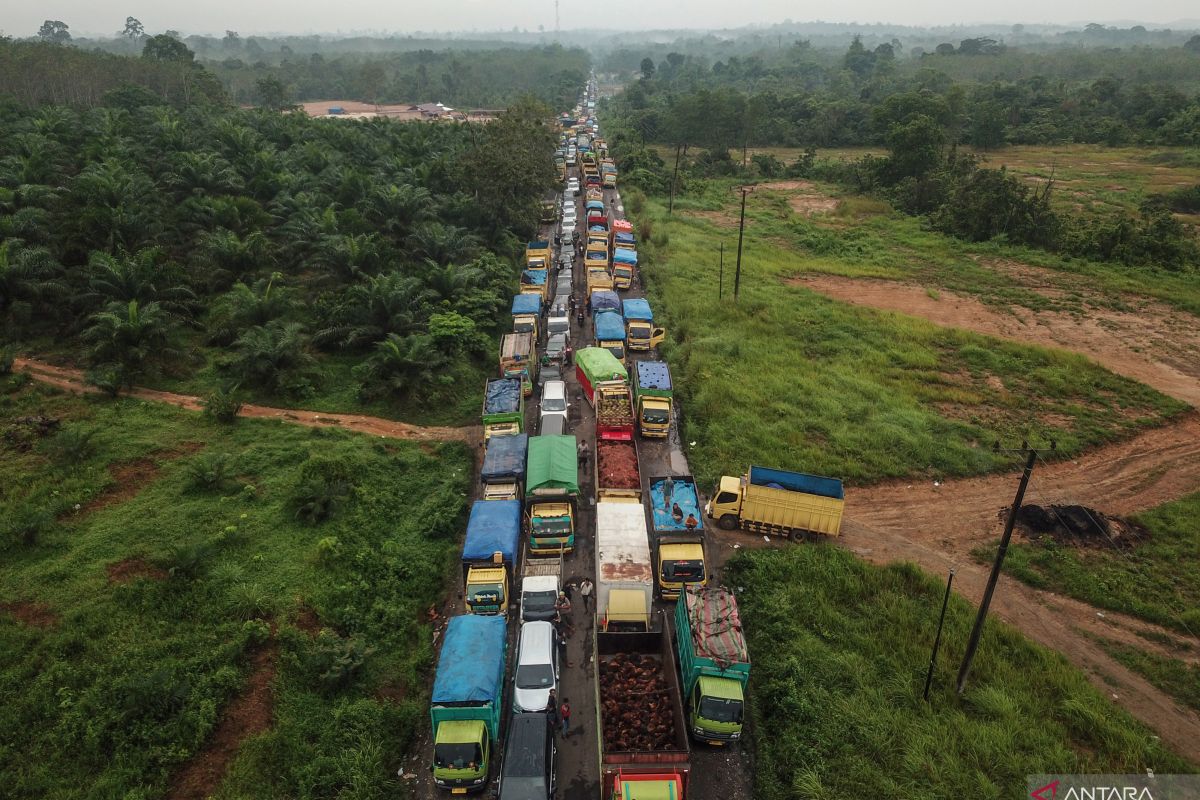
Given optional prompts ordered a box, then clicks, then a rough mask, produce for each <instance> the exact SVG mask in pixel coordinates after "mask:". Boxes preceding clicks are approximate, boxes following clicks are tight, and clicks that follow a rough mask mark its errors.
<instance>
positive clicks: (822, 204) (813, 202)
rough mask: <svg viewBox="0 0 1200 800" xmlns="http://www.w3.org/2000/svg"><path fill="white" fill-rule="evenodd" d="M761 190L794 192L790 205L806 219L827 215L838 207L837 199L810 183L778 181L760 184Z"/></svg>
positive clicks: (789, 198) (790, 198)
mask: <svg viewBox="0 0 1200 800" xmlns="http://www.w3.org/2000/svg"><path fill="white" fill-rule="evenodd" d="M758 188H759V189H768V190H773V191H784V192H792V194H791V195H790V196H789V197H788V205H789V206H791V207H792V211H794V212H796V213H797V214H799V215H801V216H804V217H811V216H812V215H814V214H826V213H828V212H830V211H833V210H834V209H836V208H837V207H838V203H839V202H841V201H839V200H838V199H837V198H836V197H830V196H829V195H827V194H824V193H822V192H821V191H820V190H819V189H817V187H816V186H814V185H813V184H811V183H809V182H808V181H776V182H775V183H760V184H759V185H758Z"/></svg>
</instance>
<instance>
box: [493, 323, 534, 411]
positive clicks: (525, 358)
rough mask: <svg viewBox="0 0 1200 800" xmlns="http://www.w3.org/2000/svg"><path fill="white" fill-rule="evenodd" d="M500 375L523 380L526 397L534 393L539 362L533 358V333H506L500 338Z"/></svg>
mask: <svg viewBox="0 0 1200 800" xmlns="http://www.w3.org/2000/svg"><path fill="white" fill-rule="evenodd" d="M500 377H502V378H516V379H518V380H519V381H521V391H522V392H523V393H524V395H525V396H526V397H528V396H529V395H531V394H533V381H534V379H535V378H537V363H536V362H535V361H534V360H533V334H530V333H506V334H504V337H503V338H502V339H501V340H500Z"/></svg>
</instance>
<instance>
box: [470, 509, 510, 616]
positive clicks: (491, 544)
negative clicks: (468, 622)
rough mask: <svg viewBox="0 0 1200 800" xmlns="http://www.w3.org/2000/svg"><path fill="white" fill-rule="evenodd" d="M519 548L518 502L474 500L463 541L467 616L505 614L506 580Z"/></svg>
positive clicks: (508, 578)
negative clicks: (469, 614)
mask: <svg viewBox="0 0 1200 800" xmlns="http://www.w3.org/2000/svg"><path fill="white" fill-rule="evenodd" d="M520 548H521V503H520V501H518V500H476V501H475V502H474V504H472V506H471V517H470V519H468V520H467V537H466V540H465V541H464V542H463V550H462V573H463V600H464V601H465V603H466V607H467V611H468V613H471V614H485V615H494V614H507V613H508V603H509V600H510V599H511V595H510V594H509V584H510V578H511V576H512V574H513V567H514V565H515V564H516V563H517V556H518V555H519V553H520Z"/></svg>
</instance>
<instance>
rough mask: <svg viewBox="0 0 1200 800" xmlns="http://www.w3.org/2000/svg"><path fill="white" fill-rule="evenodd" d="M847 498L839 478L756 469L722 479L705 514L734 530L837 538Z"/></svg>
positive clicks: (788, 535)
mask: <svg viewBox="0 0 1200 800" xmlns="http://www.w3.org/2000/svg"><path fill="white" fill-rule="evenodd" d="M844 505H845V494H844V493H843V491H842V482H841V481H840V480H838V479H837V478H826V477H822V476H820V475H806V474H805V473H803V472H788V471H787V470H782V469H768V468H766V467H753V466H752V467H750V471H749V472H748V473H746V474H745V475H743V476H741V477H740V478H738V477H731V476H728V475H723V476H721V480H720V481H719V482H718V483H717V488H716V490H715V491H714V492H713V497H712V499H711V500H710V501H709V502H708V505H707V506H705V509H704V514H705V516H706V517H708V518H709V519H712V520H716V522H717V524H718V525H720V526H721V527H722V528H724V529H725V530H728V531H732V530H737V529H738V528H742V529H743V530H747V531H751V532H753V533H762V534H772V535H776V536H787V537H790V538H792V539H795V540H800V539H803V538H805V537H806V536H808V535H811V534H822V535H825V536H837V535H838V533H839V532H840V530H841V527H842V509H843V506H844Z"/></svg>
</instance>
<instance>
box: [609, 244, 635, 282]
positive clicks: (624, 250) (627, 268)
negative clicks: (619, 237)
mask: <svg viewBox="0 0 1200 800" xmlns="http://www.w3.org/2000/svg"><path fill="white" fill-rule="evenodd" d="M611 260H612V276H613V286H614V287H615V288H617V289H628V288H629V287H630V286H632V285H633V273H634V270H636V269H637V264H638V255H637V250H633V249H630V248H628V247H621V246H619V245H618V246H617V247H615V248H613V251H612V259H611Z"/></svg>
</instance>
